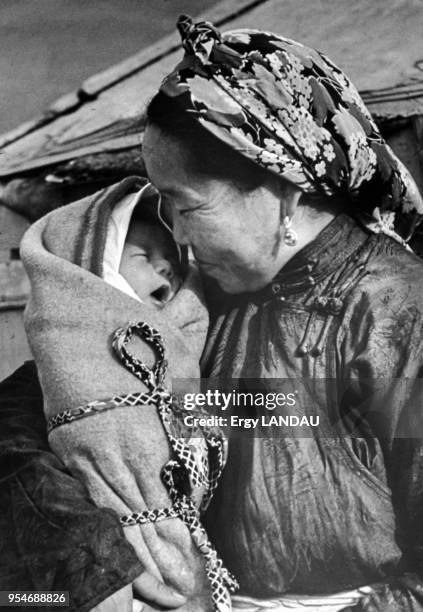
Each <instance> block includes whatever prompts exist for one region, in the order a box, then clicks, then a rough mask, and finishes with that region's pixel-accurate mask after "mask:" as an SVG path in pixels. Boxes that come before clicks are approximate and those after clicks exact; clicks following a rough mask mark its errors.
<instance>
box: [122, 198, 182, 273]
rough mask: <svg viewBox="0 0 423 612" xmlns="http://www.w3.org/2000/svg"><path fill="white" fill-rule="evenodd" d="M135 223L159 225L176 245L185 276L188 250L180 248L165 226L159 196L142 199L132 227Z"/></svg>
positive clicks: (136, 209)
mask: <svg viewBox="0 0 423 612" xmlns="http://www.w3.org/2000/svg"><path fill="white" fill-rule="evenodd" d="M134 222H135V223H137V222H138V223H145V224H146V225H157V226H159V227H161V228H162V229H163V231H164V232H166V234H168V236H169V240H171V241H172V242H173V243H174V245H175V249H176V250H177V251H178V253H179V259H180V265H181V272H182V274H183V275H185V273H186V271H187V267H188V249H187V247H186V246H178V245H177V244H176V242H175V240H174V238H173V236H172V233H171V231H170V230H169V226H168V227H166V226H165V225H164V224H163V220H162V219H161V217H160V212H159V199H158V197H157V196H150V197H146V198H143V199H142V201H141V202H140V203H139V204H138V205H137V206H136V207H135V209H134V212H133V213H132V217H131V221H130V225H131V223H134ZM165 222H166V223H168V221H167V219H165Z"/></svg>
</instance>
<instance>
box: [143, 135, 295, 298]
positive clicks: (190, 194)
mask: <svg viewBox="0 0 423 612" xmlns="http://www.w3.org/2000/svg"><path fill="white" fill-rule="evenodd" d="M205 154H207V152H205ZM143 156H144V161H145V165H146V169H147V172H148V175H149V177H150V180H151V182H152V183H153V184H154V186H155V187H156V188H157V189H158V191H159V192H160V193H161V195H162V198H163V200H164V202H165V203H167V204H168V205H169V206H170V208H171V214H172V219H173V233H174V237H175V240H176V241H177V242H179V243H180V244H184V245H190V246H191V247H192V250H193V253H194V256H195V258H196V259H197V261H198V263H199V265H200V267H201V269H202V270H203V272H204V273H205V274H207V275H208V276H211V277H213V278H214V279H216V280H217V281H218V283H219V285H220V286H221V287H222V289H223V290H225V291H227V292H229V293H242V292H244V291H255V290H258V289H260V288H262V287H264V286H265V285H267V284H268V283H269V282H270V281H271V280H272V278H273V277H274V276H275V274H276V273H277V272H278V271H279V269H280V267H281V265H282V263H281V253H282V251H283V250H284V249H286V247H285V245H284V243H283V240H281V220H280V216H281V215H280V194H279V192H278V189H277V187H276V185H277V179H276V178H275V180H274V181H273V180H272V178H271V179H270V180H269V184H268V185H266V184H264V185H261V186H260V187H258V188H256V189H254V190H253V191H249V192H247V191H244V190H242V188H240V187H238V186H237V185H235V184H234V183H233V182H232V181H231V180H230V179H222V178H218V179H217V178H216V179H214V178H212V177H209V176H203V175H200V174H198V173H194V172H193V171H192V170H190V163H189V160H190V156H189V154H188V152H187V151H186V149H185V147H184V145H183V144H181V143H180V142H179V141H177V140H176V139H175V138H172V137H169V136H167V135H166V134H165V133H164V132H162V131H161V130H160V129H159V128H157V127H155V126H153V125H150V126H148V127H147V129H146V132H145V135H144V142H143ZM191 166H192V164H191ZM228 171H229V172H228V174H230V169H228ZM273 183H274V184H273ZM282 257H283V254H282Z"/></svg>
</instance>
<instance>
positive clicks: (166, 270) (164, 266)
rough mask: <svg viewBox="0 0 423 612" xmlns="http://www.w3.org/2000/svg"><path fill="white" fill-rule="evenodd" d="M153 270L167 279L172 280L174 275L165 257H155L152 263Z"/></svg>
mask: <svg viewBox="0 0 423 612" xmlns="http://www.w3.org/2000/svg"><path fill="white" fill-rule="evenodd" d="M153 266H154V270H155V271H156V272H157V274H160V276H164V278H167V280H169V281H170V280H172V278H173V276H174V271H173V266H172V264H171V263H170V261H168V260H167V259H157V260H156V261H155V262H154V263H153Z"/></svg>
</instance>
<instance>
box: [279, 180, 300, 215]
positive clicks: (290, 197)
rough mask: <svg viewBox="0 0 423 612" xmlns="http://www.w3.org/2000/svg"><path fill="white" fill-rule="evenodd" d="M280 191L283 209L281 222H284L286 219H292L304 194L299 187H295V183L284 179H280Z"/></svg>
mask: <svg viewBox="0 0 423 612" xmlns="http://www.w3.org/2000/svg"><path fill="white" fill-rule="evenodd" d="M278 191H279V200H280V207H281V208H280V210H281V222H283V220H284V219H285V217H289V218H290V219H292V217H293V216H294V213H295V211H296V209H297V206H298V203H299V201H300V198H301V196H302V194H303V192H302V191H301V189H300V188H299V187H297V186H296V185H294V183H290V182H289V181H286V180H284V179H279V182H278Z"/></svg>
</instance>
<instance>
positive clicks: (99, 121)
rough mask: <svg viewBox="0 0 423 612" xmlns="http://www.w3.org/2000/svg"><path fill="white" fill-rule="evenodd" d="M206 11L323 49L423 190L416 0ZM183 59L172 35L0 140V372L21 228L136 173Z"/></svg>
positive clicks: (271, 0)
mask: <svg viewBox="0 0 423 612" xmlns="http://www.w3.org/2000/svg"><path fill="white" fill-rule="evenodd" d="M204 18H206V19H210V20H211V21H213V22H214V23H216V24H217V25H218V26H220V27H221V28H222V29H233V28H238V27H244V26H245V27H255V28H259V29H267V30H273V31H277V32H279V33H281V34H283V35H284V36H287V37H289V38H294V39H296V40H299V41H301V42H304V43H305V44H307V45H309V46H312V47H316V48H318V49H319V50H321V51H323V52H325V53H327V54H328V55H329V57H330V58H331V59H332V60H333V61H335V62H336V63H337V64H338V65H339V66H340V67H341V68H342V69H343V70H345V72H346V73H347V74H348V75H349V76H350V78H351V79H352V81H353V82H354V83H355V84H356V86H357V87H358V89H359V90H360V93H361V94H362V96H363V98H364V100H365V102H366V104H367V105H368V107H369V109H370V111H371V112H372V113H373V115H374V116H375V118H376V120H377V122H378V124H379V126H380V127H381V129H382V132H383V133H384V135H385V137H386V138H387V139H388V140H389V142H390V144H391V146H392V147H393V148H394V149H395V150H396V152H397V154H398V155H399V157H400V158H401V159H402V160H403V161H404V163H405V164H406V165H407V166H408V168H409V169H410V170H411V172H412V174H413V175H414V177H415V179H416V181H417V183H418V185H419V187H420V189H421V190H423V155H422V143H423V119H422V117H423V39H422V32H423V9H422V3H421V1H420V0H355V2H351V0H254V1H253V0H227V1H225V2H222V3H221V4H218V5H216V6H214V7H213V8H212V9H210V10H209V11H208V12H207V13H206V14H204ZM179 57H180V46H179V36H178V35H177V34H176V33H175V34H172V35H170V36H167V37H165V38H163V39H162V40H160V41H158V42H157V43H155V44H154V45H152V46H150V47H147V48H145V49H143V50H142V51H140V52H139V53H137V54H136V55H134V56H132V57H130V58H128V59H126V60H125V61H123V62H121V63H120V64H118V65H116V66H113V67H111V68H109V69H108V70H106V71H104V72H101V73H99V74H97V75H94V76H93V77H91V78H89V79H87V80H86V81H85V82H84V83H82V85H81V87H80V88H79V89H78V90H77V91H75V92H73V93H70V94H68V95H65V96H63V97H61V98H60V99H59V100H57V101H56V103H55V104H53V105H52V106H51V107H50V108H49V109H47V110H46V112H45V113H44V114H43V115H42V116H41V117H39V118H37V119H35V120H33V121H29V122H26V123H25V124H23V125H21V126H20V127H19V128H17V129H16V130H13V131H12V132H10V133H8V134H5V135H4V136H3V137H2V138H0V203H1V204H2V206H1V207H0V224H1V227H2V232H3V234H2V235H1V236H0V240H1V242H0V309H2V310H0V341H1V342H2V346H6V347H8V346H11V345H12V344H13V347H14V348H13V355H12V356H10V357H7V358H6V360H4V362H3V365H2V366H1V367H0V377H1V376H2V375H3V374H5V373H7V372H8V371H10V370H11V369H12V368H13V367H15V365H18V364H19V362H20V361H22V358H23V357H24V356H25V352H26V351H27V348H25V344H24V337H23V333H22V328H21V311H22V308H23V305H24V303H25V295H26V292H27V286H26V281H25V277H24V275H23V272H22V268H21V265H20V261H19V258H18V251H17V247H18V242H19V239H20V235H21V233H22V231H23V228H24V227H25V225H26V224H28V223H29V222H31V221H33V220H35V219H37V218H38V217H40V216H41V215H42V214H44V213H46V212H47V211H49V210H51V209H52V208H55V207H57V206H60V205H62V204H64V203H66V202H69V201H71V200H73V199H76V198H78V197H81V196H82V195H85V194H86V193H90V192H93V191H95V190H97V189H98V188H100V187H101V186H103V185H107V184H110V183H113V182H115V181H117V180H119V179H120V178H122V177H124V176H127V175H128V174H142V172H143V164H142V155H141V148H142V131H143V125H144V116H143V110H144V109H145V106H146V104H147V102H148V100H149V99H150V98H151V96H152V95H153V94H154V92H155V91H156V89H157V87H158V85H159V83H160V81H161V79H162V78H163V76H164V75H165V74H167V73H168V72H169V71H170V70H171V68H172V67H173V66H174V65H175V64H176V63H177V61H178V58H179ZM414 246H417V248H420V246H419V244H418V243H416V245H414ZM12 309H13V310H12ZM12 313H14V314H13V317H14V320H13V321H12V319H11V317H12ZM1 317H3V318H1ZM7 317H8V318H7ZM12 334H13V335H14V339H12V338H11V335H12Z"/></svg>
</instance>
